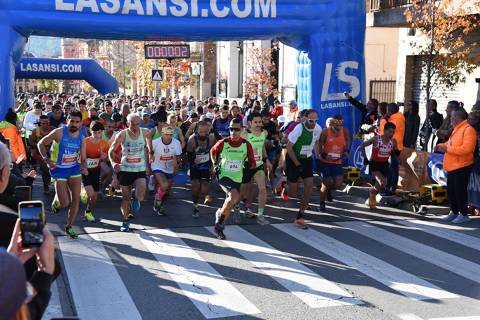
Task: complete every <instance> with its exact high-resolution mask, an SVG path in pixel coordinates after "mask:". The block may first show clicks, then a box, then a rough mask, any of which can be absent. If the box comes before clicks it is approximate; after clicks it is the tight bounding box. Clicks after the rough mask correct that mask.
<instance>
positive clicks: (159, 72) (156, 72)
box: [152, 70, 163, 81]
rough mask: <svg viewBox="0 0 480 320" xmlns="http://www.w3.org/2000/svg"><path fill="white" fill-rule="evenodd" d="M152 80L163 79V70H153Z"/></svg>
mask: <svg viewBox="0 0 480 320" xmlns="http://www.w3.org/2000/svg"><path fill="white" fill-rule="evenodd" d="M152 80H153V81H162V80H163V70H152Z"/></svg>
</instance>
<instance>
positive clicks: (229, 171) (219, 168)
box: [210, 118, 256, 240]
mask: <svg viewBox="0 0 480 320" xmlns="http://www.w3.org/2000/svg"><path fill="white" fill-rule="evenodd" d="M229 131H230V136H229V137H227V138H225V139H222V140H220V141H218V142H217V143H216V144H215V145H214V146H213V147H212V149H211V150H210V158H211V159H212V162H213V165H214V168H215V169H214V170H215V172H216V174H217V177H218V183H219V184H220V187H221V188H222V189H223V191H224V192H225V193H226V195H227V198H226V199H225V202H224V203H223V206H222V208H221V209H218V210H217V213H216V215H215V227H214V232H215V234H216V235H217V238H219V239H222V240H224V239H225V234H224V233H223V229H224V225H225V221H226V220H227V219H228V217H229V216H230V211H231V210H232V208H233V207H234V206H235V204H237V203H238V202H239V201H240V185H241V184H242V179H243V168H244V167H245V164H246V163H249V164H250V167H251V168H252V169H253V168H256V164H255V156H254V152H253V148H252V145H251V144H250V142H248V141H247V140H245V139H243V138H242V137H241V131H242V121H241V120H240V119H238V118H235V119H233V120H232V121H231V122H230V125H229Z"/></svg>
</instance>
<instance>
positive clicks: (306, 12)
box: [0, 0, 365, 130]
mask: <svg viewBox="0 0 480 320" xmlns="http://www.w3.org/2000/svg"><path fill="white" fill-rule="evenodd" d="M364 33H365V2H364V1H361V0H35V1H31V0H15V1H12V0H0V37H1V39H2V42H1V44H0V117H3V116H4V115H5V112H6V110H7V109H8V108H9V107H11V106H12V105H13V101H14V96H13V93H14V78H15V66H16V64H17V63H18V62H19V60H20V58H21V56H22V53H23V49H24V46H25V43H26V40H27V38H28V37H29V36H30V35H39V36H59V37H72V38H87V39H92V38H96V39H112V40H115V39H130V40H148V41H161V40H169V41H206V40H212V41H215V40H232V39H236V40H248V39H272V38H277V39H279V40H280V41H282V42H283V43H285V44H288V45H290V46H292V47H294V48H296V49H297V50H298V51H299V53H298V59H297V68H298V96H299V99H298V100H299V104H300V107H301V108H314V109H316V110H318V112H319V121H320V124H321V125H322V126H323V125H324V123H325V119H327V118H328V117H330V116H332V115H335V114H338V113H340V114H342V115H343V116H344V117H345V124H346V126H347V127H349V128H350V129H352V130H355V129H356V119H355V118H356V116H358V114H356V111H355V110H354V108H351V107H350V105H349V103H348V101H347V100H345V98H344V96H343V92H349V93H350V94H351V95H352V96H353V97H356V98H357V99H360V100H363V98H364V92H365V90H364V87H365V85H364V84H365V82H364V73H365V70H364V55H363V52H364V37H365V35H364Z"/></svg>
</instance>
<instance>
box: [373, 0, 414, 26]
mask: <svg viewBox="0 0 480 320" xmlns="http://www.w3.org/2000/svg"><path fill="white" fill-rule="evenodd" d="M411 4H412V0H366V9H367V27H388V28H394V27H397V28H401V27H407V20H406V19H405V16H404V12H405V9H406V7H407V6H409V5H411Z"/></svg>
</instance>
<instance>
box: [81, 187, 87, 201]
mask: <svg viewBox="0 0 480 320" xmlns="http://www.w3.org/2000/svg"><path fill="white" fill-rule="evenodd" d="M80 201H82V203H83V204H85V203H87V201H88V196H87V192H86V191H85V190H82V191H81V192H80Z"/></svg>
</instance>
